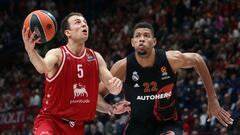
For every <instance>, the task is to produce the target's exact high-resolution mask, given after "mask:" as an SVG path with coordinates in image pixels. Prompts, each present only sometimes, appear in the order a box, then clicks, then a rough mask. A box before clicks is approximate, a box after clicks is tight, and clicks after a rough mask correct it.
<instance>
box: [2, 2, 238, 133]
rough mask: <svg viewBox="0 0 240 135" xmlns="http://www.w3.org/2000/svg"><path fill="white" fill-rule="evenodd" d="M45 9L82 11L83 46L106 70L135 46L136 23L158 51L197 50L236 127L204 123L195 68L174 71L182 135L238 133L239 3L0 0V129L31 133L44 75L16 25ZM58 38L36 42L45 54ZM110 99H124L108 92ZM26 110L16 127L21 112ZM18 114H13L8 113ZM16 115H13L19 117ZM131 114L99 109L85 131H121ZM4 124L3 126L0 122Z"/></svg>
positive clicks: (204, 104)
mask: <svg viewBox="0 0 240 135" xmlns="http://www.w3.org/2000/svg"><path fill="white" fill-rule="evenodd" d="M36 9H44V10H48V11H49V12H51V13H52V14H53V15H54V16H55V17H56V19H57V21H58V23H59V24H60V20H61V19H62V18H63V17H64V16H65V15H67V14H68V13H70V12H72V11H80V12H82V13H83V14H84V15H85V18H86V19H87V21H88V25H89V27H90V36H89V39H88V41H87V47H90V48H92V49H94V50H95V51H98V52H100V53H101V54H102V55H103V57H104V59H105V60H106V62H107V64H108V66H109V68H110V67H111V65H112V64H113V63H114V62H116V61H117V60H119V59H121V58H123V57H125V56H126V55H128V54H129V53H130V52H132V48H131V45H130V38H131V31H132V27H133V25H134V24H135V23H137V22H139V21H143V20H144V21H147V22H150V23H151V24H152V25H153V26H154V29H155V34H156V38H157V40H158V44H157V48H162V49H165V50H180V51H182V52H196V53H199V54H201V55H202V56H203V58H204V60H205V62H206V63H207V66H208V68H209V71H210V73H211V76H212V79H213V83H214V88H215V90H216V92H217V94H218V97H219V101H220V104H221V105H222V107H223V108H224V109H226V110H229V112H230V113H231V114H232V117H233V118H234V120H235V121H234V124H233V125H232V126H230V127H227V128H225V127H223V126H221V124H219V122H218V121H217V120H216V119H212V120H211V122H206V120H207V112H206V110H207V97H206V93H205V89H204V86H203V84H202V81H201V80H200V78H199V76H198V75H197V73H196V72H195V71H194V70H193V69H189V70H181V71H179V72H178V82H177V85H178V98H179V102H180V104H179V107H180V108H181V114H182V120H183V122H184V134H185V135H240V120H239V119H240V1H238V0H1V1H0V60H1V62H0V129H1V130H0V133H1V135H31V134H32V132H31V131H32V126H33V120H34V118H35V116H36V114H37V113H38V110H39V108H40V107H41V98H42V97H43V94H44V93H43V90H44V76H43V75H40V74H38V73H37V71H36V70H35V69H34V67H33V66H32V64H31V63H30V62H29V59H28V57H27V54H26V52H25V50H24V46H23V42H22V37H21V29H22V24H23V21H24V19H25V17H26V16H27V15H28V14H29V13H30V12H31V11H33V10H36ZM62 39H63V38H62V35H61V34H57V35H56V36H55V38H54V39H53V40H52V41H51V42H49V43H47V44H44V45H37V49H38V50H39V52H40V54H42V56H44V55H45V53H46V51H47V50H49V49H50V48H54V47H58V46H60V45H63V44H64V41H63V40H62ZM105 99H106V101H107V102H109V103H115V102H117V101H119V100H121V99H122V96H121V95H119V96H113V95H108V96H107V97H106V98H105ZM20 111H24V112H27V113H26V114H27V115H26V116H24V117H26V118H22V119H24V123H21V124H20V125H21V128H19V125H17V124H16V122H17V120H14V119H18V117H20V116H21V115H20V113H16V112H20ZM11 112H15V113H16V114H15V116H14V115H13V114H14V113H11ZM17 114H18V115H17ZM127 120H128V114H123V115H117V116H115V117H110V116H108V115H106V114H101V113H97V114H96V119H95V120H94V121H93V122H91V123H89V124H87V125H86V130H85V131H86V133H85V135H122V133H123V130H124V126H125V123H126V121H127ZM4 124H5V125H4Z"/></svg>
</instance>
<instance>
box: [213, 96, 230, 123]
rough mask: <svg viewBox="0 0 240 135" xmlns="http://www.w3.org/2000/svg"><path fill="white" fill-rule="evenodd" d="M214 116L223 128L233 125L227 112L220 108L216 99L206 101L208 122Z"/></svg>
mask: <svg viewBox="0 0 240 135" xmlns="http://www.w3.org/2000/svg"><path fill="white" fill-rule="evenodd" d="M213 116H215V117H216V118H217V119H218V121H219V122H220V123H221V124H222V125H223V126H225V127H228V125H232V124H233V119H232V118H231V115H230V113H229V112H227V111H225V110H224V109H223V108H221V107H220V105H219V102H218V100H217V99H208V117H209V118H208V121H210V119H211V118H212V117H213Z"/></svg>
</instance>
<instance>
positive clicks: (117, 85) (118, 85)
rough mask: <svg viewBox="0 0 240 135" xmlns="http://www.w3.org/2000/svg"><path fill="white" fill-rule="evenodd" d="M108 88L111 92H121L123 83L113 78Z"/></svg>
mask: <svg viewBox="0 0 240 135" xmlns="http://www.w3.org/2000/svg"><path fill="white" fill-rule="evenodd" d="M108 86H109V89H110V90H111V91H113V90H114V91H121V90H122V81H121V80H120V79H118V78H117V77H113V78H112V79H110V80H109V81H108Z"/></svg>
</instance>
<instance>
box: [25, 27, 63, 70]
mask: <svg viewBox="0 0 240 135" xmlns="http://www.w3.org/2000/svg"><path fill="white" fill-rule="evenodd" d="M30 33H31V32H30V28H29V27H28V28H26V27H23V29H22V38H23V41H24V47H25V50H26V52H27V54H28V56H29V59H30V61H31V63H32V64H33V65H34V67H35V68H36V70H37V71H38V72H39V73H41V74H42V73H48V72H49V71H51V70H52V69H53V67H54V65H55V64H56V63H57V62H58V57H57V55H56V54H59V53H58V52H59V51H60V50H56V49H55V50H54V49H53V50H52V51H49V52H48V53H47V54H46V56H45V58H44V59H43V58H42V57H41V56H40V55H39V54H38V52H37V50H35V49H34V47H35V45H36V43H37V42H38V41H39V40H40V38H37V39H35V38H34V36H35V32H33V33H32V34H30ZM60 54H61V53H60Z"/></svg>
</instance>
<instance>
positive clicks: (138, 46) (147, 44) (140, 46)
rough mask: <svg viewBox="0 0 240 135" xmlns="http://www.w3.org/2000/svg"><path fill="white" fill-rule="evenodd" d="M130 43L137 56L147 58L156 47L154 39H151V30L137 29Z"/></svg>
mask: <svg viewBox="0 0 240 135" xmlns="http://www.w3.org/2000/svg"><path fill="white" fill-rule="evenodd" d="M131 43H132V46H133V47H134V49H135V51H136V53H137V54H138V55H140V56H148V55H149V54H150V53H151V52H152V50H153V48H154V46H155V45H156V38H154V37H153V34H152V31H151V29H149V28H137V29H136V30H135V32H134V34H133V38H132V40H131Z"/></svg>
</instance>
